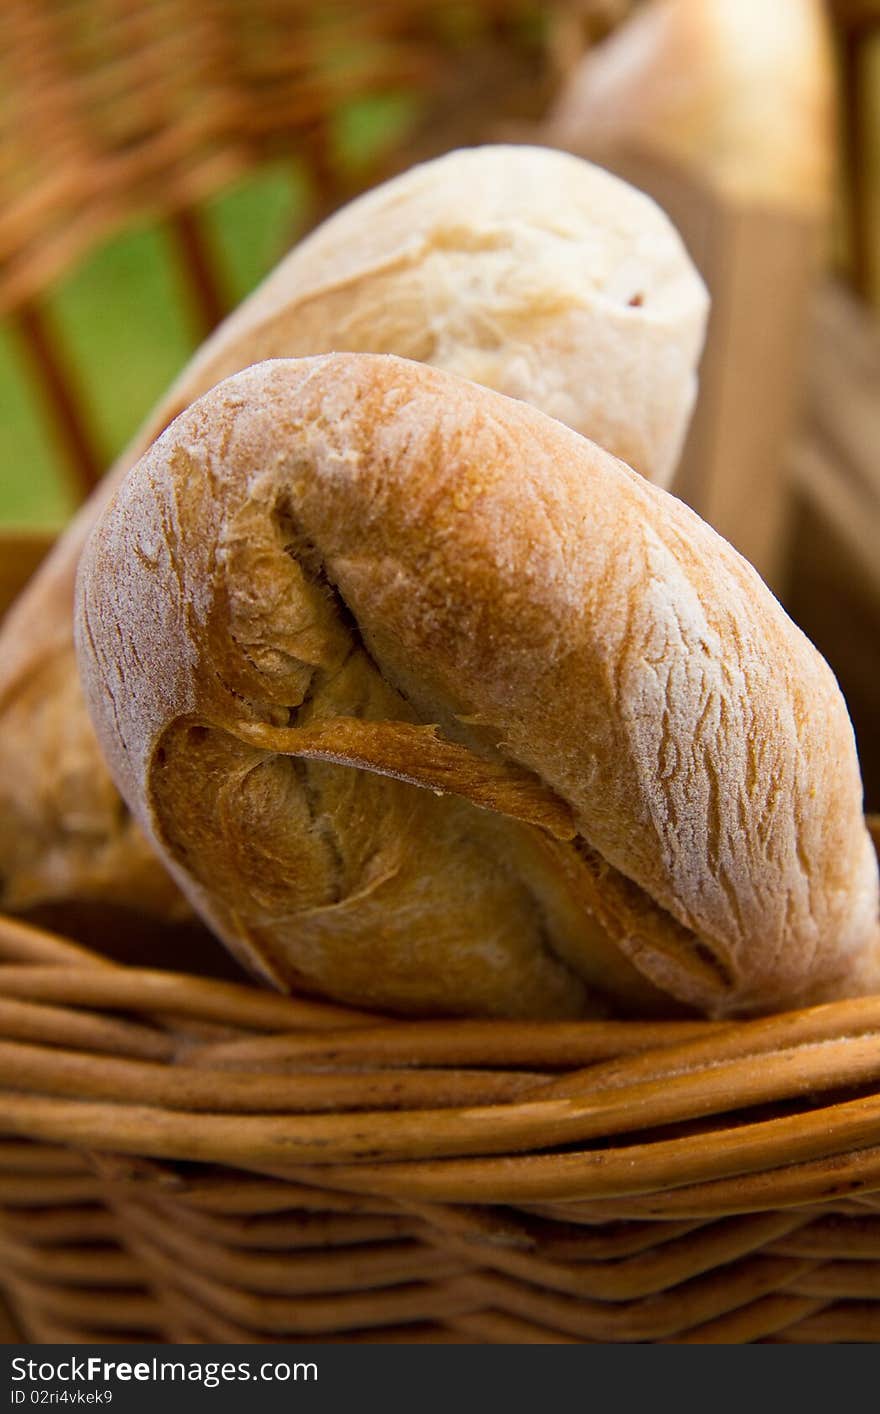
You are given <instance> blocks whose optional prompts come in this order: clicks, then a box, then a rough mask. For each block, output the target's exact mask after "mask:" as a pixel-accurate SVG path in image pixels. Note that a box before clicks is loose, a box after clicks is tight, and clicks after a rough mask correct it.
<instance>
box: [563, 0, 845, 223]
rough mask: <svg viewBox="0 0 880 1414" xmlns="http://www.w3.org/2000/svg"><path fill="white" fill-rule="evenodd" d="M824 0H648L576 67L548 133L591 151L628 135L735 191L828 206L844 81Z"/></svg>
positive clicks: (774, 202)
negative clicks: (837, 94)
mask: <svg viewBox="0 0 880 1414" xmlns="http://www.w3.org/2000/svg"><path fill="white" fill-rule="evenodd" d="M827 28H828V26H827V19H826V15H825V7H824V5H823V4H822V0H769V3H768V0H649V2H648V3H647V4H645V5H644V6H643V7H641V8H639V9H638V10H636V12H635V13H634V14H633V15H632V16H631V18H630V19H629V20H627V21H626V22H625V23H624V24H623V25H621V26H620V28H619V29H618V30H616V31H615V32H614V33H613V34H612V35H610V36H609V38H608V39H606V40H604V41H603V43H601V44H599V45H596V47H595V48H594V49H592V50H590V51H589V52H588V53H587V55H586V56H585V57H584V59H583V60H582V61H581V63H580V65H579V66H578V67H577V68H576V69H575V71H574V72H573V74H572V75H571V78H570V79H569V81H568V83H567V85H566V87H565V88H564V89H563V91H562V93H561V94H560V96H559V98H558V100H557V102H556V105H555V107H554V110H553V112H552V113H551V115H550V118H549V122H548V126H547V129H546V136H547V137H548V140H550V141H552V142H558V143H559V144H560V145H561V146H563V147H566V148H569V149H570V150H572V151H575V152H584V153H587V154H589V155H592V156H596V155H601V154H602V153H608V152H612V151H614V150H615V149H616V148H619V147H626V148H627V149H628V150H629V151H630V152H641V153H643V154H644V155H651V154H653V155H654V156H659V157H661V158H664V159H667V160H669V161H672V162H675V163H678V164H680V165H681V166H683V167H685V168H687V169H689V170H692V171H697V172H699V173H700V175H701V176H702V177H703V178H704V179H705V180H706V181H707V182H710V183H712V184H713V185H715V186H717V187H718V188H719V189H721V190H722V191H724V192H727V193H729V194H730V195H732V196H735V197H737V198H740V199H744V200H746V201H749V202H760V203H766V204H767V205H769V206H772V207H783V208H785V209H787V210H815V209H816V208H820V209H822V208H824V207H825V205H826V204H827V201H828V199H829V195H830V187H831V179H832V166H833V134H834V84H833V74H834V69H833V62H832V56H831V52H830V49H831V46H830V39H829V35H828V33H827Z"/></svg>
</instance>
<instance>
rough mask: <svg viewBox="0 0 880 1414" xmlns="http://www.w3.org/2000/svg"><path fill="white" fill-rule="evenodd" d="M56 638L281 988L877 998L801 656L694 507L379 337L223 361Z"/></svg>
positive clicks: (150, 826) (106, 524)
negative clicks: (256, 360) (295, 353)
mask: <svg viewBox="0 0 880 1414" xmlns="http://www.w3.org/2000/svg"><path fill="white" fill-rule="evenodd" d="M78 641H79V655H80V665H81V670H82V676H83V682H84V686H85V692H86V698H87V701H88V704H89V707H90V710H91V712H92V715H93V719H94V722H95V725H96V728H97V732H98V736H99V738H100V741H101V743H102V746H103V748H104V750H105V753H106V756H107V759H108V761H109V763H110V765H111V769H112V770H113V773H114V775H115V777H116V780H117V782H118V784H119V787H120V789H121V791H122V793H123V795H124V797H125V798H126V800H127V801H128V803H129V805H130V807H131V808H132V809H133V810H134V812H135V814H136V815H137V817H138V819H139V821H140V823H141V825H142V826H143V827H144V828H145V829H146V830H147V831H148V832H149V834H150V835H151V837H152V838H153V839H154V841H155V844H156V847H157V849H158V850H159V851H160V852H161V854H162V856H163V858H164V859H165V861H166V863H167V865H168V867H169V868H170V869H171V870H172V872H173V873H174V875H175V877H176V878H177V879H178V881H179V882H180V884H181V886H182V888H183V889H184V890H185V891H186V893H187V894H188V896H189V897H190V898H191V899H192V901H193V903H194V904H195V906H196V907H197V909H198V910H199V912H200V913H202V915H203V916H204V917H205V918H206V919H208V920H209V922H210V923H211V924H212V926H213V927H214V928H215V929H216V931H217V932H218V933H219V934H220V935H221V936H222V937H223V938H224V939H225V940H226V942H227V943H228V945H229V946H230V947H231V948H232V949H233V950H235V951H236V952H237V953H238V954H239V955H240V956H241V957H243V958H244V959H245V960H246V961H248V962H250V963H251V965H254V966H258V967H259V968H261V970H262V971H263V972H265V973H267V974H268V975H270V976H271V977H272V978H273V979H274V980H276V981H278V982H280V983H281V984H283V985H290V984H296V985H297V986H301V987H306V988H310V989H313V990H316V991H320V992H322V993H326V994H328V995H330V996H333V997H336V998H339V999H341V1000H343V1001H349V1002H358V1003H361V1004H363V1003H369V1004H372V1005H375V1006H380V1007H384V1008H388V1009H392V1010H397V1011H416V1012H432V1011H444V1012H450V1011H456V1012H468V1013H489V1014H503V1015H566V1014H572V1013H579V1012H583V1011H585V1010H587V1009H589V1008H590V1007H591V1006H595V1005H607V1004H609V1002H610V1004H611V1005H613V1006H614V1007H615V1008H617V1009H631V1010H632V1009H637V1010H640V1011H646V1010H649V1009H651V1008H655V1009H656V1008H657V1007H660V1008H662V1007H663V1006H664V1005H666V1006H669V1005H672V1004H673V1002H678V1003H684V1004H686V1005H688V1006H692V1007H697V1008H699V1009H701V1010H703V1011H706V1012H708V1013H711V1014H714V1015H720V1016H726V1015H730V1014H736V1013H744V1012H750V1011H755V1010H765V1009H771V1008H774V1007H778V1006H783V1005H788V1004H795V1003H798V1002H805V1001H807V1000H815V999H818V998H825V997H831V996H837V995H842V994H846V993H848V992H853V991H859V990H862V989H866V988H870V987H872V986H873V985H875V984H876V983H877V981H878V944H880V929H878V884H877V861H876V858H875V855H874V851H873V849H872V846H871V843H870V840H869V837H868V834H867V831H866V829H865V825H864V821H863V817H862V800H861V783H860V779H859V771H858V764H857V760H856V755H855V748H854V743H853V735H852V729H851V726H850V722H849V719H848V716H847V712H846V708H845V705H844V703H843V700H842V698H841V695H840V692H839V690H838V688H837V685H836V683H835V681H834V678H833V676H832V674H831V672H830V670H829V669H828V667H827V665H826V664H825V662H824V661H823V659H822V658H821V657H820V656H819V654H818V653H817V652H816V651H815V649H814V648H813V647H812V646H811V645H810V643H809V642H808V641H807V640H806V638H805V637H804V636H803V634H801V632H800V631H799V630H798V629H797V628H796V627H795V626H794V625H793V624H792V623H791V621H790V620H789V619H788V618H787V616H786V614H785V613H784V611H783V610H782V609H781V607H780V606H779V604H778V603H777V602H776V600H775V599H774V598H773V596H772V595H771V594H770V592H769V591H768V590H767V589H766V587H765V586H764V584H763V583H762V581H761V580H760V578H759V577H758V576H757V574H756V573H755V572H754V570H752V569H751V567H750V566H749V565H748V564H747V563H746V562H745V561H744V560H743V559H742V558H741V557H740V556H738V555H737V554H736V552H735V551H733V550H732V549H731V547H730V546H728V545H727V544H726V543H725V542H724V541H723V540H721V539H720V537H719V536H718V535H716V534H715V532H714V531H712V530H711V529H710V528H709V527H708V526H706V525H705V524H704V523H703V522H702V521H701V520H700V519H699V518H698V517H697V516H696V515H695V514H694V513H693V512H692V511H690V510H689V509H688V508H687V507H685V506H684V505H683V504H681V503H680V502H678V501H677V500H675V499H674V498H673V497H671V496H669V495H668V494H667V493H665V492H664V491H662V490H660V489H658V488H657V487H655V486H652V485H650V484H649V483H648V482H646V481H644V480H643V479H642V478H640V477H638V476H637V475H636V474H635V473H634V472H632V471H631V470H630V469H629V468H627V467H626V466H625V465H623V464H622V463H621V462H619V461H617V460H615V459H614V458H612V457H611V456H609V455H608V454H607V453H606V452H604V451H602V450H600V449H599V448H598V447H596V446H595V445H594V444H592V443H590V442H588V441H586V440H585V439H583V438H581V437H579V436H578V435H577V434H575V433H573V432H571V431H570V430H569V429H567V428H565V427H563V426H561V425H560V424H559V423H557V422H556V421H554V420H553V419H550V418H548V417H546V416H545V415H544V414H542V413H540V412H538V411H536V410H535V409H534V408H531V407H529V406H527V405H526V404H524V403H522V402H517V401H514V400H512V399H509V398H505V397H502V396H499V395H498V394H497V393H493V392H489V391H487V390H485V389H481V388H479V387H477V386H475V385H474V384H472V383H469V382H466V381H464V380H461V379H458V378H456V377H454V376H452V375H450V374H447V373H442V372H439V371H437V370H433V369H429V368H425V367H423V366H420V365H417V364H415V363H410V362H406V361H402V360H400V359H396V358H391V357H376V356H369V355H343V354H340V355H331V356H326V357H323V358H312V359H303V360H279V361H272V362H268V363H265V364H262V365H260V366H258V367H255V368H252V369H250V370H248V371H246V372H244V373H242V374H240V375H238V376H236V377H233V378H230V379H229V380H227V381H226V382H224V383H222V384H221V385H220V386H219V387H217V388H216V389H215V390H214V391H213V392H211V393H209V394H208V395H207V396H206V397H204V398H202V399H201V400H200V401H199V402H197V403H196V404H195V405H194V406H193V407H192V408H190V409H189V411H187V412H186V413H184V414H183V415H182V416H181V417H180V418H179V419H178V420H177V421H176V422H175V423H174V424H173V425H172V426H171V427H170V428H169V429H168V431H167V432H166V433H165V434H164V435H163V436H162V437H161V438H160V439H159V441H158V442H157V443H156V444H155V446H154V447H153V448H152V450H151V451H150V452H149V453H148V454H147V456H146V457H145V458H144V459H143V460H142V461H141V462H140V463H139V465H138V466H137V467H136V468H135V469H134V471H133V472H132V473H131V475H130V476H129V478H128V479H127V481H126V482H125V484H124V485H123V487H122V488H121V490H120V491H119V493H118V495H117V497H116V499H115V501H114V503H113V504H112V505H111V506H110V508H109V509H108V511H107V512H106V513H105V515H104V516H103V518H102V520H101V522H100V524H99V525H98V527H97V528H96V530H95V532H94V534H93V536H92V538H91V540H90V542H89V545H88V548H87V551H86V553H85V555H84V558H83V563H82V568H81V573H80V584H79V604H78ZM664 999H665V1000H664Z"/></svg>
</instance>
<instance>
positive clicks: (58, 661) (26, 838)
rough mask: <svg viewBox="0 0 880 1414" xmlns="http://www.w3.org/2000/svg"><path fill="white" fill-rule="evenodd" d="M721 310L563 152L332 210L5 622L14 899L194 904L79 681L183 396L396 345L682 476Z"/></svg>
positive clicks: (441, 166)
mask: <svg viewBox="0 0 880 1414" xmlns="http://www.w3.org/2000/svg"><path fill="white" fill-rule="evenodd" d="M634 296H639V298H640V299H641V301H642V302H641V303H640V304H635V305H633V304H631V303H630V302H629V301H630V300H631V299H632V298H633V297H634ZM706 304H707V301H706V294H705V290H704V289H703V286H702V283H701V281H700V279H699V276H698V275H697V274H696V272H695V271H694V269H693V266H692V265H691V264H690V261H689V260H688V257H687V255H686V253H685V251H684V248H683V246H682V244H681V242H680V240H679V238H678V236H677V235H676V233H675V232H674V230H673V229H672V227H671V225H670V224H669V222H668V221H667V220H666V218H665V217H664V216H663V215H662V213H661V212H660V211H659V209H658V208H657V207H655V206H654V204H653V203H652V202H651V201H650V200H649V199H648V198H646V197H644V196H642V195H641V194H639V193H638V192H635V191H633V190H632V189H631V188H629V187H627V186H626V185H625V184H624V183H622V182H620V181H618V180H617V179H616V178H614V177H611V176H610V175H608V174H607V173H604V172H601V171H599V170H598V169H596V168H593V167H591V166H589V165H588V164H587V163H584V162H582V161H580V160H579V159H576V158H572V157H569V156H567V155H565V154H562V153H553V152H548V151H541V150H539V149H534V148H507V147H495V148H491V147H490V148H481V149H476V150H473V151H467V152H461V153H453V154H450V155H449V156H447V157H445V158H442V159H440V160H439V161H437V162H432V163H427V164H425V165H424V166H422V167H419V168H415V169H414V170H413V171H411V172H408V173H405V174H404V175H403V176H402V177H400V178H397V179H396V180H395V181H393V182H390V183H388V184H386V185H385V186H383V187H380V188H378V189H377V190H375V191H373V192H371V193H369V194H368V195H367V196H365V197H363V198H361V199H360V200H358V201H356V202H354V203H352V204H351V205H350V206H349V207H347V208H345V209H344V210H343V211H341V212H340V213H339V214H338V215H336V216H335V217H333V218H332V219H331V220H330V221H328V222H325V223H324V225H323V226H322V227H321V228H320V229H319V230H318V231H316V232H315V233H314V234H313V235H312V236H311V237H309V239H308V240H306V241H304V242H303V243H302V244H301V245H300V246H299V247H298V248H297V249H296V250H295V251H294V252H293V253H292V254H291V255H290V256H289V257H288V258H287V259H286V260H285V261H283V262H282V264H281V265H280V266H279V267H278V269H277V270H276V271H275V272H274V273H273V274H272V275H271V276H270V277H269V279H268V280H267V281H266V282H265V284H264V285H263V286H262V287H261V289H260V290H258V291H257V292H256V293H255V294H254V295H253V296H251V298H250V299H249V300H247V301H246V302H245V303H244V305H242V307H241V308H240V309H239V310H238V311H237V312H236V313H235V314H233V315H232V316H231V317H230V319H228V320H227V321H226V323H225V324H223V325H222V326H221V328H220V329H219V330H218V331H217V332H216V334H215V335H214V336H213V337H212V338H211V339H210V340H209V341H208V342H207V344H206V345H205V347H204V348H203V349H202V350H201V351H200V353H199V354H198V355H197V356H196V358H195V359H194V360H193V362H192V363H191V364H190V365H189V367H188V368H187V369H186V370H185V371H184V373H183V374H182V375H181V377H180V378H179V379H178V381H177V383H176V384H175V386H174V387H173V388H172V389H171V391H170V392H169V394H168V395H167V396H166V397H165V398H164V399H163V401H162V403H161V404H160V406H159V407H158V408H157V409H156V411H155V413H154V414H153V415H152V417H151V418H150V420H149V421H148V423H147V425H146V427H145V428H144V429H143V430H142V431H141V433H140V434H139V435H138V437H137V438H136V439H135V441H134V443H133V444H132V446H131V447H130V448H128V450H127V451H126V452H125V453H124V454H123V456H122V458H121V459H120V462H119V463H118V465H117V466H116V468H115V469H114V470H113V471H112V472H111V473H110V475H109V478H108V480H107V482H106V483H105V484H104V485H103V486H102V487H101V488H99V490H98V492H97V493H96V495H95V496H94V497H93V498H92V500H91V501H90V502H89V503H88V505H87V506H86V507H85V508H84V509H83V511H82V512H81V513H80V515H79V517H78V518H77V521H76V522H75V523H74V524H73V525H72V526H71V527H70V529H69V531H68V532H67V534H66V535H65V536H64V538H63V539H62V541H61V543H60V544H59V546H58V547H57V548H56V551H55V553H54V554H53V555H52V557H51V558H50V560H49V562H48V563H47V564H46V565H45V566H44V567H43V569H42V570H41V572H40V573H39V574H38V575H37V576H36V577H35V579H34V580H33V582H32V583H31V585H30V586H29V588H28V590H27V591H26V592H25V594H24V596H23V597H22V599H21V600H20V601H19V603H18V605H17V606H16V607H15V609H14V610H13V611H12V613H11V614H10V616H9V618H8V620H7V622H6V624H5V625H4V628H3V632H2V634H0V906H5V907H7V908H19V907H24V906H26V905H27V904H29V903H32V902H38V901H40V899H42V898H46V897H50V898H53V897H54V898H59V897H60V898H65V897H71V896H72V897H83V896H94V897H99V898H107V897H111V898H113V897H117V898H119V899H120V900H122V901H127V902H129V903H131V904H132V905H134V906H140V907H144V908H147V909H148V910H150V911H153V912H161V913H165V912H167V911H168V910H169V909H171V911H172V912H173V911H174V910H176V909H179V908H180V906H181V900H180V899H179V897H177V896H176V895H175V894H174V892H173V890H171V889H170V886H169V883H168V881H167V880H166V879H165V878H164V876H163V874H162V871H161V870H160V869H159V868H158V867H157V866H156V865H155V863H154V861H153V859H152V855H151V852H150V850H149V848H148V846H147V845H146V842H145V841H144V840H143V839H142V838H141V836H140V834H139V832H138V831H137V829H136V828H134V827H133V826H132V824H131V822H130V821H126V820H125V818H124V812H123V811H122V809H121V805H120V802H119V799H118V796H117V794H116V791H115V789H114V788H113V785H112V782H111V781H110V780H109V778H108V776H107V773H106V769H105V767H104V764H103V762H102V760H101V755H100V752H99V750H98V747H97V744H96V742H95V739H94V735H93V732H92V730H91V726H90V724H89V721H88V717H87V714H86V711H85V707H84V705H83V703H82V700H81V695H80V693H79V688H78V685H77V682H76V680H75V678H74V676H73V645H72V623H71V611H72V599H73V580H74V575H75V572H76V565H77V561H78V558H79V554H80V551H81V548H82V544H83V541H84V539H85V536H86V534H87V533H88V530H89V527H90V526H91V525H92V524H93V523H94V521H95V520H96V519H97V516H98V514H99V513H100V510H101V508H102V506H103V505H104V504H105V503H106V501H107V499H108V498H109V495H110V494H111V492H112V490H113V489H114V488H115V486H116V485H118V484H119V481H120V480H121V478H122V476H123V475H124V473H125V471H126V470H127V468H128V467H130V466H131V465H132V464H133V463H134V461H136V460H137V458H138V457H139V456H141V455H142V454H143V452H144V451H145V450H146V448H147V447H148V446H149V445H150V443H151V442H152V441H153V439H154V438H155V437H156V436H157V435H158V433H159V432H160V431H161V429H162V428H163V427H164V426H166V425H167V423H168V422H169V421H171V419H172V418H173V417H174V416H175V415H176V414H177V413H178V412H179V411H180V410H181V409H183V408H185V407H187V406H188V405H189V404H190V403H191V402H192V401H193V400H194V399H195V398H197V397H199V396H201V394H202V393H204V392H206V391H207V390H208V389H209V388H210V387H212V386H213V385H214V384H215V383H217V382H218V381H219V380H220V379H222V378H224V377H226V376H227V375H228V374H230V373H234V372H237V371H239V370H240V369H242V368H245V367H247V366H248V365H249V364H251V363H254V362H257V361H258V360H260V359H265V358H268V357H274V356H276V355H279V354H283V355H297V354H314V353H322V352H326V351H329V350H332V349H338V348H347V349H353V350H366V351H371V350H372V351H378V352H391V353H399V354H405V355H408V356H411V357H418V358H424V359H427V360H429V361H432V362H434V363H437V364H438V365H440V366H442V367H446V368H449V369H451V370H453V371H456V372H459V373H463V374H466V375H467V376H469V377H472V378H475V379H478V380H480V381H483V382H485V383H487V384H489V385H490V386H494V387H497V388H499V389H501V390H502V391H504V392H508V393H511V394H514V395H517V396H521V397H523V398H526V399H529V400H531V401H534V402H536V403H538V404H539V405H540V406H542V407H544V408H545V410H546V411H549V412H551V413H553V414H555V415H558V416H561V417H563V418H567V419H568V420H570V421H571V422H572V423H573V424H574V425H576V426H578V427H579V428H581V429H582V430H585V431H590V433H591V435H593V436H595V437H597V438H599V439H600V440H603V441H604V442H606V443H607V444H608V445H609V446H610V447H611V448H612V450H614V451H615V452H616V453H617V454H619V455H622V456H624V457H627V458H628V459H629V460H631V461H632V462H633V463H634V464H635V465H636V466H637V467H638V468H639V470H641V471H643V472H644V473H645V474H646V475H649V476H654V477H661V478H668V476H669V475H670V474H671V472H672V469H673V465H674V462H675V460H676V458H677V455H678V450H679V447H680V443H681V440H682V437H683V435H684V430H685V426H686V423H687V418H688V415H689V412H690V407H691V404H692V401H693V397H694V393H695V388H696V381H695V374H694V368H695V364H696V361H697V358H698V356H699V351H700V345H701V342H702V335H703V325H704V321H705V315H706ZM62 704H63V705H62ZM60 761H61V762H63V763H64V778H63V780H61V779H60V777H59V770H58V767H59V762H60ZM120 822H122V824H120Z"/></svg>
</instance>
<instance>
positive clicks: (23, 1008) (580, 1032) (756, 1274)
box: [0, 919, 880, 1344]
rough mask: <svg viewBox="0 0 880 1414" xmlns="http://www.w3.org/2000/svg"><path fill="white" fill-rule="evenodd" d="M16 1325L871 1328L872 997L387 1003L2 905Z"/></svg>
mask: <svg viewBox="0 0 880 1414" xmlns="http://www.w3.org/2000/svg"><path fill="white" fill-rule="evenodd" d="M0 995H2V1002H0V1033H2V1038H3V1039H2V1041H0V1073H2V1074H3V1075H4V1076H5V1077H6V1080H5V1088H4V1090H3V1091H2V1093H0V1254H2V1259H3V1283H4V1285H5V1288H6V1292H7V1295H8V1297H9V1299H10V1301H11V1303H12V1306H13V1308H14V1310H15V1312H16V1315H17V1316H18V1318H19V1320H20V1321H21V1323H22V1325H23V1326H24V1328H25V1330H26V1331H27V1334H28V1336H29V1338H31V1339H33V1340H37V1341H65V1342H67V1341H77V1342H81V1341H91V1342H95V1341H108V1340H110V1341H112V1340H132V1339H134V1340H157V1339H158V1340H166V1341H174V1342H186V1343H192V1342H199V1341H232V1342H259V1341H269V1340H285V1339H308V1340H318V1341H328V1340H329V1341H346V1342H352V1341H359V1340H371V1341H417V1342H438V1341H439V1342H442V1341H446V1342H456V1343H462V1342H464V1343H467V1342H480V1343H495V1344H523V1343H571V1342H575V1343H585V1342H586V1343H589V1342H594V1341H603V1342H605V1341H676V1342H715V1343H717V1342H742V1341H755V1340H781V1341H807V1342H819V1341H835V1342H837V1341H873V1340H877V1339H880V1092H878V1083H880V998H863V999H858V1000H855V1001H849V1002H838V1003H835V1004H833V1005H830V1006H824V1007H817V1008H813V1009H810V1010H808V1011H803V1012H796V1013H789V1014H787V1015H783V1016H778V1017H772V1018H768V1019H763V1020H756V1021H752V1022H745V1023H738V1024H725V1023H719V1022H708V1021H685V1022H680V1021H679V1022H659V1023H658V1022H580V1023H578V1022H574V1023H571V1022H566V1023H559V1022H530V1023H523V1022H501V1021H495V1022H492V1021H471V1022H465V1021H400V1020H388V1019H385V1018H381V1017H376V1016H372V1015H370V1014H368V1013H358V1012H355V1011H353V1010H351V1009H349V1008H344V1007H337V1006H333V1005H329V1004H325V1003H321V1002H316V1001H311V1000H304V999H298V998H288V997H280V996H275V995H271V994H267V993H263V992H260V991H258V990H256V989H255V988H252V987H250V986H248V985H243V984H239V983H236V982H228V981H218V980H214V979H210V978H205V977H197V976H188V975H185V974H182V973H170V972H163V971H160V970H150V969H145V968H139V967H132V966H127V965H121V964H117V963H114V962H110V961H108V960H107V958H106V957H103V956H100V955H98V954H96V953H93V952H90V951H89V950H88V949H86V948H85V947H82V946H80V945H78V944H74V943H71V942H69V941H67V940H63V939H61V938H59V937H56V936H54V935H52V934H50V933H48V932H46V931H44V930H42V929H37V928H34V927H31V926H28V925H25V924H22V923H19V922H14V921H12V920H9V919H6V920H0Z"/></svg>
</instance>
